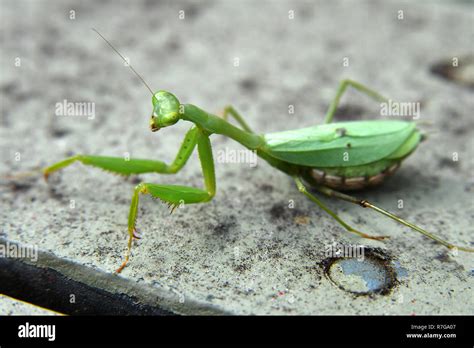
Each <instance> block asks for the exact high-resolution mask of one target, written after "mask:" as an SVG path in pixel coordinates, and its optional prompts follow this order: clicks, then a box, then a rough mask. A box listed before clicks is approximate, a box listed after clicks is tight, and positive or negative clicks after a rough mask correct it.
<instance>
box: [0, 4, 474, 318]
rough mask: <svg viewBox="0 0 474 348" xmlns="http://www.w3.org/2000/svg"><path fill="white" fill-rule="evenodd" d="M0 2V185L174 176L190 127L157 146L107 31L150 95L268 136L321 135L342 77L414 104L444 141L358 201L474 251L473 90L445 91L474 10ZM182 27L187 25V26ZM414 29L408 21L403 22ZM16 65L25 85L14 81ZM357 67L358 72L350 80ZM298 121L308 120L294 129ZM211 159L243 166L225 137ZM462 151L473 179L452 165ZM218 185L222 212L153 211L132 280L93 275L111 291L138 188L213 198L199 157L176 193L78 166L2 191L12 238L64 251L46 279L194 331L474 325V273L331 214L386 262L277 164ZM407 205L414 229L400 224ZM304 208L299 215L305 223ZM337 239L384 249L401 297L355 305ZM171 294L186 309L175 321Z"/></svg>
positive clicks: (433, 251)
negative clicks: (217, 320) (218, 155)
mask: <svg viewBox="0 0 474 348" xmlns="http://www.w3.org/2000/svg"><path fill="white" fill-rule="evenodd" d="M0 2H1V7H2V10H1V21H0V22H1V23H0V26H1V32H2V37H1V48H2V50H1V62H0V66H1V74H0V91H1V108H2V110H1V127H0V135H1V137H0V150H1V156H2V161H1V163H0V173H2V174H12V173H15V172H21V171H25V170H30V169H31V168H34V167H36V166H44V165H49V164H51V163H53V162H55V161H58V160H61V159H63V158H64V157H66V156H69V155H72V154H76V153H80V154H100V155H114V156H123V155H124V154H125V153H130V155H131V156H132V157H138V158H154V159H160V160H165V161H168V162H169V161H171V160H172V159H173V158H174V155H175V153H176V151H177V149H178V146H179V142H180V139H181V138H182V137H183V135H184V133H185V131H186V130H187V128H188V127H189V125H188V124H185V123H184V122H182V123H180V124H178V125H177V126H175V127H173V128H170V129H165V130H162V131H160V132H158V133H151V132H150V131H149V129H148V121H149V115H150V112H151V101H150V95H149V93H148V92H147V90H146V89H145V88H144V87H143V86H142V85H141V84H140V82H139V81H138V80H137V79H136V78H135V77H134V76H133V75H132V74H131V73H130V71H129V70H128V68H126V67H124V65H123V63H122V62H121V61H120V59H119V58H118V57H117V56H116V55H115V54H114V53H113V52H112V51H111V50H110V49H109V48H108V47H107V46H106V45H105V43H104V42H103V41H101V40H100V39H99V38H98V37H97V35H96V34H95V33H94V32H92V31H91V30H90V28H91V27H96V28H97V29H99V30H100V31H101V32H102V33H103V34H104V35H105V36H106V37H108V38H109V39H110V40H111V41H112V42H113V43H114V44H115V45H116V46H117V47H118V49H119V50H121V51H122V52H123V53H124V55H126V56H127V57H129V58H130V61H131V63H132V65H133V66H134V67H135V68H136V69H137V70H138V71H139V72H140V73H141V74H142V75H143V76H144V77H145V79H146V80H147V81H148V83H149V84H150V85H151V86H152V88H154V89H167V90H170V91H172V92H173V93H175V94H176V95H177V96H178V98H179V99H180V100H181V101H182V102H189V103H193V104H195V105H198V106H200V107H202V108H204V109H206V110H208V111H210V112H217V111H218V110H220V109H222V107H223V106H225V105H227V104H229V103H232V104H233V105H234V106H236V107H237V108H238V110H240V111H241V112H242V113H243V114H244V115H245V116H246V117H247V119H248V121H249V123H250V124H251V126H253V128H254V129H256V130H257V131H259V132H270V131H278V130H286V129H292V128H298V127H303V126H310V125H313V124H317V123H320V122H321V121H322V119H323V115H324V113H325V111H326V108H327V106H328V103H329V102H330V100H331V98H332V97H333V95H334V93H335V90H336V88H337V86H338V83H339V81H340V80H341V79H343V78H352V79H354V80H357V81H360V82H363V83H365V84H367V85H369V86H371V87H373V88H375V89H377V90H379V91H381V92H382V93H383V94H385V95H387V96H389V97H391V98H393V99H396V100H402V101H421V102H422V110H421V112H422V113H421V115H422V116H421V119H422V120H427V121H430V122H431V126H429V127H426V129H429V132H431V133H435V134H432V135H430V138H429V140H428V141H426V142H424V143H423V144H422V145H421V146H420V147H419V149H418V150H417V151H416V153H415V154H414V155H413V156H411V157H410V158H409V159H408V160H407V161H406V162H405V163H404V165H403V167H402V169H401V170H400V171H399V172H398V173H397V175H396V176H395V177H394V178H392V179H391V180H390V181H388V182H387V183H386V185H384V186H383V187H381V188H379V189H376V190H371V191H366V192H364V193H360V194H359V196H362V197H365V198H368V199H369V200H371V201H374V202H376V203H377V204H379V205H381V206H382V207H385V208H387V209H389V210H391V211H394V212H397V213H398V214H400V215H401V216H402V217H404V218H406V219H408V220H410V221H413V222H415V223H417V224H420V225H421V226H424V227H426V228H427V229H429V230H430V231H432V232H434V233H437V234H439V235H440V236H442V237H444V238H446V239H448V240H450V241H452V242H454V243H458V244H461V245H466V246H469V245H471V246H473V245H474V244H473V243H474V236H473V232H474V227H473V226H474V215H473V211H474V210H473V200H472V191H473V187H474V180H473V169H474V156H473V138H474V137H473V128H474V118H473V115H472V110H473V107H474V98H473V90H472V89H469V88H468V87H466V86H463V85H460V84H456V83H454V82H452V81H447V80H444V79H442V78H440V77H439V76H436V75H435V74H433V73H431V72H430V69H431V68H432V67H433V66H434V65H436V64H438V63H440V62H443V61H447V62H450V60H451V59H452V57H459V58H460V59H461V57H467V56H469V55H473V54H474V52H473V46H472V42H474V29H473V24H472V23H473V20H474V16H473V7H472V6H469V5H462V4H459V3H451V5H449V6H448V5H447V4H443V3H440V2H426V3H424V4H413V3H408V2H400V1H383V2H375V1H337V2H336V1H330V2H329V1H327V2H325V1H317V2H305V1H279V0H274V1H258V2H256V1H201V2H184V1H156V2H155V1H133V2H132V1H101V2H100V3H99V2H93V1H81V2H73V1H71V2H66V1H49V0H48V1H46V0H43V1H32V0H31V1H25V0H20V1H13V0H12V1H7V0H1V1H0ZM71 10H74V11H75V19H74V20H71V19H70V11H71ZM181 10H184V11H185V12H184V13H185V19H184V20H180V19H179V18H178V16H179V13H180V12H179V11H181ZM292 10H294V14H295V18H294V19H292V20H291V19H289V18H288V17H289V11H292ZM399 10H403V11H404V19H403V20H399V19H397V16H398V11H399ZM17 57H19V58H20V59H21V66H20V67H17V66H15V62H16V58H17ZM344 57H348V58H349V63H350V64H349V66H348V67H343V64H342V62H343V58H344ZM235 58H239V62H240V65H239V66H238V67H235V66H234V62H235ZM463 59H464V58H463ZM463 59H461V62H464V60H463ZM471 69H472V68H471ZM64 99H67V100H68V101H90V102H94V103H95V108H96V110H95V112H96V116H95V118H94V119H93V120H88V119H87V118H85V117H58V116H55V114H54V112H55V104H56V103H58V102H62V101H63V100H64ZM290 104H291V105H294V107H295V113H294V114H291V115H289V114H288V105H290ZM339 114H340V115H339V118H338V119H373V118H377V117H380V116H378V115H379V107H378V105H377V104H376V103H374V102H373V101H371V100H370V99H368V98H367V97H365V96H362V95H360V94H358V93H357V92H354V91H350V92H349V93H348V94H347V95H346V96H345V97H344V99H343V108H342V110H341V112H340V113H339ZM212 143H213V146H215V151H218V150H224V149H226V148H228V149H242V147H241V146H240V145H239V144H236V143H234V142H232V141H231V140H229V139H225V138H224V137H222V136H213V138H212ZM454 152H456V153H458V155H459V161H457V162H453V161H452V156H453V153H454ZM18 154H20V160H19V161H17V160H16V159H17V156H18ZM216 176H217V186H218V192H217V195H216V197H215V199H214V200H213V201H212V202H210V203H209V204H205V205H190V206H186V207H184V208H182V209H177V211H176V212H175V213H174V214H173V215H169V212H168V209H167V208H166V206H164V205H163V204H161V203H158V202H156V201H153V200H152V199H150V198H149V197H142V199H141V205H140V208H139V216H138V227H139V229H140V230H141V233H142V237H143V239H141V240H140V241H138V242H137V243H135V245H134V248H133V256H132V259H131V262H130V264H129V266H128V267H127V268H126V269H125V270H124V272H123V273H122V275H121V277H123V278H124V279H121V278H119V277H106V278H103V279H101V280H100V281H99V280H97V279H95V278H94V277H95V274H96V273H93V272H92V271H90V273H88V272H89V271H88V270H92V269H95V270H99V271H103V272H112V271H113V270H114V269H116V268H117V266H118V265H119V264H120V263H121V261H122V258H123V255H124V251H125V246H126V238H127V227H126V226H127V214H128V209H129V203H130V198H131V194H132V190H133V187H134V185H135V184H136V183H137V182H139V181H147V182H157V183H173V184H177V183H180V184H189V185H193V186H201V185H202V182H201V180H202V179H201V174H200V167H199V163H198V161H197V156H196V155H195V154H194V155H193V157H192V158H191V161H190V162H189V163H188V165H187V166H186V167H185V168H184V169H183V170H182V172H180V173H179V175H176V176H160V175H141V176H140V178H133V179H131V180H128V181H126V180H124V179H123V178H121V177H118V176H114V175H109V174H107V173H104V172H102V171H100V170H98V169H94V168H91V167H85V166H82V165H80V164H75V165H73V166H71V167H69V168H67V169H65V170H64V171H61V172H59V173H57V174H54V175H52V177H51V180H50V182H49V183H45V182H44V181H42V180H41V178H39V177H38V178H32V179H29V180H16V181H11V180H6V179H2V181H1V186H0V190H1V200H0V217H1V227H2V230H1V234H2V237H4V238H6V239H7V240H11V241H16V242H19V243H21V244H30V245H36V246H38V247H39V249H40V250H44V251H48V252H51V253H52V254H53V255H54V257H53V258H52V259H53V260H55V261H54V262H52V261H48V260H51V259H49V258H48V259H44V260H42V259H40V261H39V262H38V265H39V266H41V267H53V268H56V269H61V270H62V271H63V272H64V274H67V275H68V276H69V277H71V278H73V279H74V278H75V279H78V280H80V281H83V282H86V283H89V284H92V285H94V286H97V287H101V288H104V289H106V290H109V291H113V292H117V293H126V294H133V296H135V297H136V298H137V299H138V300H139V301H141V302H143V303H148V304H152V305H156V306H161V307H163V308H166V309H170V310H172V311H174V312H176V313H188V314H196V313H205V312H206V310H204V309H203V308H208V309H212V311H213V312H216V313H220V312H222V313H235V314H250V313H253V314H413V313H414V314H453V313H464V314H472V313H474V300H473V298H474V296H473V290H472V287H473V285H474V277H473V269H474V264H473V260H474V257H473V255H468V254H465V253H459V255H457V256H456V255H453V254H452V253H449V252H448V251H447V250H446V249H445V248H444V247H442V246H440V245H437V244H435V243H433V242H431V241H428V240H427V239H426V238H424V237H423V236H421V235H419V234H417V233H414V232H412V231H410V230H408V229H407V228H405V227H402V226H400V225H397V224H395V223H394V222H392V221H389V220H387V219H386V218H385V217H383V216H379V215H377V214H376V213H373V212H370V211H365V210H362V209H361V208H359V207H357V206H352V205H350V204H348V203H344V202H339V201H331V200H328V199H325V201H327V202H328V204H329V205H330V207H331V208H333V209H334V210H336V211H337V212H338V213H339V214H340V215H341V216H342V217H343V218H344V219H346V220H347V221H348V222H350V223H351V224H354V225H356V226H357V227H358V228H359V229H361V230H363V231H365V232H367V233H374V234H384V235H385V234H388V235H390V236H392V238H391V239H390V240H388V241H387V242H384V243H381V242H372V241H366V240H361V239H359V238H357V237H354V236H352V235H349V234H348V233H347V232H345V231H344V230H343V229H342V228H341V227H340V226H339V225H337V223H336V222H335V221H333V220H332V219H331V218H330V217H329V216H327V215H326V214H325V213H324V212H322V211H320V210H319V209H318V208H317V207H316V206H315V205H314V204H312V203H311V202H310V201H308V200H307V199H305V198H304V197H303V196H302V195H301V194H299V192H298V191H297V190H296V189H295V187H294V184H293V182H292V180H291V179H290V178H289V177H287V176H285V175H284V174H281V173H279V172H277V171H275V170H274V169H273V168H272V167H270V166H269V165H267V164H266V163H264V162H263V161H259V162H258V166H257V167H256V168H249V166H248V165H246V164H232V163H217V164H216ZM400 199H402V200H403V202H404V209H402V210H401V209H398V208H397V204H398V200H400ZM71 200H73V201H74V208H71ZM290 200H293V201H294V204H295V207H294V208H293V209H289V208H288V204H289V201H290ZM333 240H335V241H337V242H340V243H345V244H349V245H354V244H359V243H364V244H367V245H370V246H374V247H379V248H381V249H382V253H383V254H385V255H387V257H390V258H391V259H392V260H394V262H395V263H397V264H398V265H399V266H400V267H401V269H403V276H401V275H400V274H399V275H397V285H396V286H395V287H394V288H393V289H392V290H391V291H389V292H388V293H387V294H385V295H381V294H375V295H372V296H356V295H354V294H352V293H350V292H347V291H344V290H341V289H340V288H338V287H337V286H335V285H334V284H333V283H332V282H331V281H330V280H329V279H328V278H327V277H326V276H325V275H324V274H323V273H324V272H323V268H322V263H324V262H323V261H324V259H325V247H326V246H327V245H328V244H329V243H331V242H332V241H333ZM61 260H72V261H74V262H76V263H78V264H79V265H80V269H82V271H81V272H78V271H77V268H71V269H69V271H68V266H66V264H62V263H61ZM347 281H348V283H349V284H350V283H351V279H350V278H349V279H348V280H347ZM359 281H360V280H359ZM356 283H357V280H354V284H355V285H354V286H356V287H357V284H356ZM127 284H128V285H127ZM154 294H155V295H156V294H167V296H168V298H169V299H168V300H166V301H163V302H160V300H157V297H154ZM66 295H67V294H65V296H66ZM160 296H161V295H160ZM160 296H158V297H159V298H161V297H160ZM163 296H164V297H166V295H163ZM196 304H197V305H196Z"/></svg>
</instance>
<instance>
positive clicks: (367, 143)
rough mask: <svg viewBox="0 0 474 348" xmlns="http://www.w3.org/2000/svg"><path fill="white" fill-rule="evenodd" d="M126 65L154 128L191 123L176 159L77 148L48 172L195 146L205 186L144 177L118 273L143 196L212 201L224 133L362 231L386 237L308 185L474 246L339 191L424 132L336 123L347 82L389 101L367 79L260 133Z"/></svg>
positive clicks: (364, 179)
mask: <svg viewBox="0 0 474 348" xmlns="http://www.w3.org/2000/svg"><path fill="white" fill-rule="evenodd" d="M93 30H94V31H95V32H96V33H97V34H98V35H99V36H100V37H101V38H102V39H103V40H104V41H105V42H106V43H107V44H108V45H109V46H110V47H111V48H112V49H113V50H114V51H115V52H116V53H117V54H118V55H119V56H120V57H121V58H122V59H123V60H124V61H125V62H126V63H127V60H126V59H125V57H124V56H123V55H122V54H121V53H120V52H119V51H118V50H117V49H115V47H114V46H113V45H112V44H111V43H110V42H109V41H108V40H107V39H106V38H105V37H103V36H102V35H101V34H100V33H99V32H98V31H97V30H95V29H93ZM128 66H129V67H130V68H131V70H132V71H133V72H134V73H135V75H136V76H137V77H138V78H139V79H140V80H141V81H142V82H143V84H144V85H145V87H146V88H147V89H148V90H149V91H150V93H151V94H152V105H153V112H152V114H151V119H150V129H151V131H152V132H156V131H158V130H160V129H162V128H166V127H171V126H173V125H175V124H176V123H177V122H178V121H180V120H183V121H188V122H191V123H192V124H193V126H192V127H191V129H190V130H189V131H188V132H187V133H186V135H185V136H184V140H183V142H182V145H181V147H180V149H179V150H178V154H177V155H176V158H175V160H174V161H173V162H172V163H171V164H166V163H164V162H161V161H156V160H148V159H124V158H119V157H104V156H89V155H76V156H73V157H70V158H67V159H65V160H62V161H60V162H57V163H55V164H53V165H51V166H49V167H47V168H45V169H43V174H44V177H45V179H47V178H48V176H49V175H50V174H51V173H53V172H55V171H57V170H59V169H62V168H64V167H66V166H69V165H70V164H72V163H74V162H76V161H79V162H81V163H83V164H85V165H90V166H93V167H98V168H101V169H105V170H107V171H110V172H113V173H117V174H121V175H125V176H128V175H132V174H142V173H159V174H176V173H178V172H179V171H180V170H181V168H183V166H184V165H185V164H186V162H187V160H188V159H189V157H190V156H191V154H192V153H193V151H194V149H195V148H196V147H197V151H198V154H199V159H200V162H201V167H202V174H203V177H204V188H203V189H201V188H195V187H190V186H181V185H161V184H155V183H146V182H142V183H140V184H138V185H137V186H136V187H135V189H134V191H133V195H132V200H131V204H130V211H129V215H128V235H129V236H128V244H127V251H126V255H125V260H124V261H123V263H122V264H121V265H120V267H119V268H118V269H117V270H116V272H117V273H120V272H121V271H122V270H123V269H124V267H125V266H126V264H127V263H128V261H129V259H130V253H131V248H132V242H133V240H134V238H139V237H138V234H137V230H136V220H137V209H138V204H139V197H140V195H151V196H152V197H154V198H159V199H160V200H162V201H164V202H166V203H168V204H169V205H170V206H171V207H172V208H175V207H176V206H178V205H180V204H183V203H184V204H194V203H206V202H209V201H210V200H212V198H213V197H214V195H215V193H216V179H215V171H214V160H213V155H212V148H211V142H210V136H211V135H212V134H221V135H224V136H226V137H229V138H231V139H233V140H235V141H236V142H239V143H240V144H242V145H243V146H245V147H246V148H247V149H249V150H251V151H255V153H256V154H257V155H258V156H259V157H260V158H262V159H263V160H265V161H266V162H268V163H269V164H270V165H271V166H273V167H274V168H276V169H278V170H280V171H282V172H284V173H286V174H288V175H289V176H291V177H292V178H293V180H294V182H295V184H296V187H297V188H298V190H299V192H301V193H302V194H303V195H305V196H306V197H307V198H309V199H310V200H311V201H313V202H314V203H316V204H317V205H318V206H319V207H320V208H321V209H323V210H324V211H325V212H326V213H328V214H329V215H330V216H331V217H333V218H334V219H335V220H336V221H337V222H338V223H339V224H340V225H342V226H343V227H344V228H345V229H346V230H347V231H349V232H352V233H355V234H356V235H358V236H360V237H363V238H369V239H374V240H382V239H384V238H388V237H387V236H374V235H368V234H366V233H363V232H360V231H358V230H356V229H355V228H353V227H351V226H350V225H348V224H347V223H346V222H344V221H343V220H342V219H341V218H340V217H339V216H338V215H337V214H336V213H334V212H333V211H332V210H330V209H329V208H328V207H327V206H326V205H325V204H324V203H323V202H322V201H321V200H320V199H319V198H318V197H317V196H315V195H314V194H313V193H311V192H310V191H309V190H308V188H307V185H309V186H311V187H312V188H314V189H315V190H316V191H319V192H320V193H322V194H324V195H326V196H329V197H335V198H339V199H342V200H344V201H347V202H351V203H354V204H357V205H360V206H361V207H364V208H370V209H373V210H375V211H377V212H379V213H381V214H383V215H385V216H388V217H389V218H391V219H393V220H395V221H397V222H399V223H401V224H403V225H405V226H408V227H410V228H412V229H413V230H415V231H418V232H420V233H422V234H424V235H425V236H426V237H428V238H431V239H433V240H435V241H437V242H439V243H441V244H443V245H444V246H446V247H448V248H449V249H453V248H457V249H458V250H463V251H468V252H474V249H472V248H467V247H458V246H455V245H453V244H451V243H449V242H447V241H446V240H443V239H441V238H439V237H437V236H435V235H433V234H432V233H429V232H428V231H426V230H424V229H423V228H421V227H419V226H416V225H414V224H412V223H410V222H407V221H405V220H404V219H402V218H400V217H398V216H396V215H394V214H392V213H390V212H388V211H386V210H384V209H382V208H380V207H377V206H376V205H374V204H372V203H370V202H368V201H367V200H361V199H358V198H355V197H353V196H350V195H348V194H346V193H342V192H340V191H349V190H358V189H363V188H366V187H372V186H376V185H379V184H381V183H382V182H383V181H384V179H385V178H386V177H388V176H390V175H392V174H393V173H394V172H395V171H396V170H397V168H398V167H399V166H400V163H401V162H402V161H403V160H404V159H405V158H406V157H407V156H409V155H410V154H411V153H413V151H414V150H415V149H416V148H417V146H418V144H419V143H420V142H421V140H422V139H423V135H422V134H421V132H420V131H419V130H418V129H417V127H416V124H415V123H414V122H406V121H398V120H397V121H394V120H372V121H352V122H333V117H334V114H335V112H336V109H337V107H338V105H339V101H340V99H341V97H342V96H343V94H344V92H345V91H346V89H347V87H349V86H351V87H353V88H354V89H356V90H358V91H360V92H361V93H364V94H366V95H368V96H369V97H371V98H373V99H375V100H377V101H388V100H387V99H386V98H384V97H383V96H381V95H380V94H378V93H377V92H375V91H373V90H371V89H369V88H367V87H366V86H364V85H362V84H360V83H358V82H355V81H352V80H343V81H342V82H341V83H340V85H339V88H338V90H337V93H336V96H335V97H334V99H333V100H332V102H331V104H330V106H329V109H328V111H327V113H326V116H325V119H324V124H322V125H317V126H313V127H308V128H303V129H296V130H290V131H283V132H277V133H270V134H263V135H262V134H258V133H255V132H254V131H252V129H251V128H250V127H249V126H248V124H247V123H246V121H245V120H244V118H243V117H242V116H241V115H240V114H239V113H238V112H237V111H236V109H235V108H233V107H232V106H228V107H226V108H225V109H224V112H223V115H222V117H219V116H216V115H213V114H211V113H209V112H206V111H204V110H202V109H200V108H199V107H197V106H195V105H192V104H182V103H181V102H180V101H179V100H178V99H177V98H176V97H175V96H174V95H173V94H172V93H170V92H167V91H163V90H160V91H158V92H153V91H152V89H151V88H150V87H149V86H148V84H147V83H146V82H145V80H144V79H143V78H142V77H141V76H140V75H139V74H138V73H137V72H136V71H135V69H133V67H132V66H131V65H130V64H128ZM229 117H233V118H234V119H235V121H236V122H237V123H238V125H239V126H240V127H236V126H234V125H233V124H231V123H229V122H228V119H229Z"/></svg>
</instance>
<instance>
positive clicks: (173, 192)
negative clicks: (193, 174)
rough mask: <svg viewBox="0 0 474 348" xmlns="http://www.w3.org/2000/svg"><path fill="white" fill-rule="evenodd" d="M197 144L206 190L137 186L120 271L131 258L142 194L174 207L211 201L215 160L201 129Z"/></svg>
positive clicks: (118, 271)
mask: <svg viewBox="0 0 474 348" xmlns="http://www.w3.org/2000/svg"><path fill="white" fill-rule="evenodd" d="M197 146H198V152H199V159H200V161H201V167H202V173H203V176H204V186H205V190H202V189H198V188H194V187H189V186H179V185H159V184H152V183H141V184H139V185H137V186H136V187H135V190H134V192H133V196H132V202H131V204H130V212H129V215H128V234H129V239H128V245H127V253H126V255H125V260H124V262H123V263H122V265H121V266H120V267H119V268H118V269H117V271H116V272H117V273H120V272H121V271H122V270H123V269H124V268H125V266H126V265H127V263H128V261H129V259H130V251H131V248H132V241H133V238H134V236H135V232H136V227H135V225H136V220H137V211H138V202H139V195H140V194H149V195H151V196H152V197H154V198H158V199H160V200H162V201H163V202H166V203H168V204H169V205H170V206H171V207H172V211H173V210H174V208H176V207H177V206H179V205H181V204H192V203H205V202H208V201H210V200H211V199H212V198H213V197H214V195H215V192H216V179H215V172H214V160H213V157H212V148H211V143H210V141H209V138H208V137H207V135H205V134H204V133H202V132H200V131H199V134H198V138H197Z"/></svg>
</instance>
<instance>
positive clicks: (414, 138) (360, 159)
mask: <svg viewBox="0 0 474 348" xmlns="http://www.w3.org/2000/svg"><path fill="white" fill-rule="evenodd" d="M264 138H265V141H266V146H265V151H267V152H268V153H269V154H270V155H271V156H273V157H276V158H278V159H280V160H283V161H286V162H289V163H294V164H298V165H302V166H308V167H316V168H317V167H349V166H357V165H363V164H368V163H372V162H376V161H379V160H381V159H396V158H403V157H405V156H406V155H408V154H409V153H411V152H412V151H413V150H414V148H415V147H416V146H417V145H418V143H419V141H420V138H421V134H420V133H419V131H418V130H417V129H416V124H415V123H414V122H404V121H389V120H376V121H355V122H338V123H330V124H323V125H318V126H313V127H308V128H301V129H296V130H290V131H285V132H278V133H269V134H266V135H264Z"/></svg>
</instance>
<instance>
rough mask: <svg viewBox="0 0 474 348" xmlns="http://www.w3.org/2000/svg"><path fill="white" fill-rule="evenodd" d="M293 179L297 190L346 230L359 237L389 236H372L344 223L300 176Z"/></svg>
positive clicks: (376, 237)
mask: <svg viewBox="0 0 474 348" xmlns="http://www.w3.org/2000/svg"><path fill="white" fill-rule="evenodd" d="M294 180H295V183H296V186H297V187H298V190H299V191H300V192H301V193H302V194H304V195H305V196H306V197H308V198H309V199H310V200H311V201H313V202H314V203H316V204H317V205H318V206H319V207H320V208H321V209H323V210H324V211H325V212H326V213H328V214H329V215H331V217H333V218H334V219H335V220H336V221H337V222H339V224H341V225H342V226H343V227H344V228H345V229H346V230H347V231H349V232H352V233H355V234H357V235H358V236H360V237H363V238H368V239H374V240H382V239H385V238H389V237H387V236H372V235H368V234H366V233H363V232H360V231H358V230H356V229H355V228H353V227H351V226H349V225H348V224H347V223H345V222H344V221H343V220H342V219H341V218H340V217H339V216H337V214H336V213H334V212H333V211H332V210H330V209H329V208H328V207H327V206H326V205H325V204H324V203H323V202H321V201H320V200H319V199H318V198H317V197H316V196H314V195H312V194H311V193H309V192H308V190H307V189H306V187H305V186H304V184H303V182H302V181H301V179H300V178H298V177H294Z"/></svg>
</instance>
